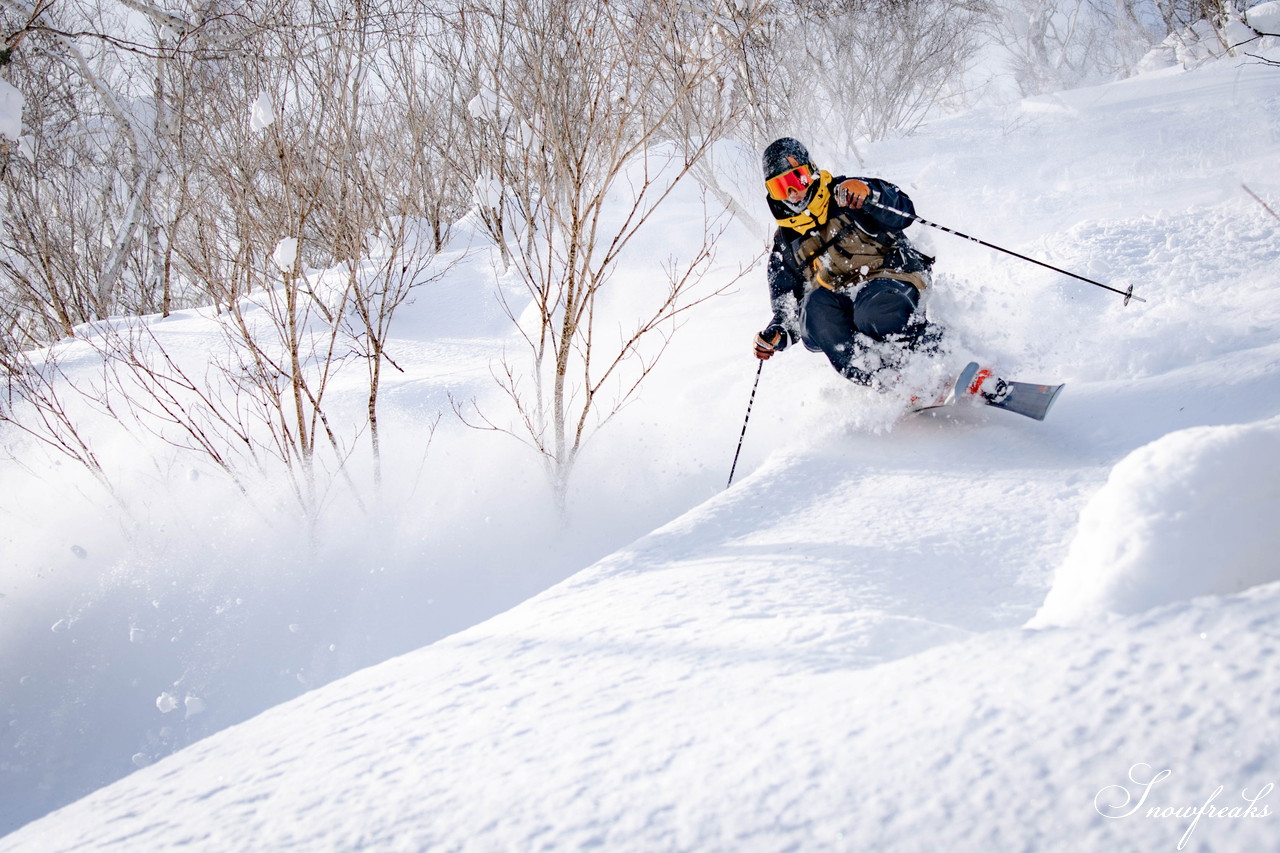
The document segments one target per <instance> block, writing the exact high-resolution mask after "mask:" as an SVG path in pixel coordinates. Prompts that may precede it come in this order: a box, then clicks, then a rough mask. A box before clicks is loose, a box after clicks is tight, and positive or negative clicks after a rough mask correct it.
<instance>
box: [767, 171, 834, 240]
mask: <svg viewBox="0 0 1280 853" xmlns="http://www.w3.org/2000/svg"><path fill="white" fill-rule="evenodd" d="M830 211H831V173H830V172H828V171H827V170H826V169H821V170H819V172H818V190H817V192H815V193H814V194H813V198H812V199H811V200H810V201H809V204H808V205H807V206H806V207H805V209H804V210H803V211H801V212H800V213H797V214H796V215H795V216H788V217H785V218H781V219H778V220H777V222H778V224H779V225H780V226H782V227H783V228H791V229H793V230H796V231H800V232H802V233H803V232H805V231H808V230H809V229H811V228H817V227H818V226H820V225H826V224H827V214H828V213H829V212H830Z"/></svg>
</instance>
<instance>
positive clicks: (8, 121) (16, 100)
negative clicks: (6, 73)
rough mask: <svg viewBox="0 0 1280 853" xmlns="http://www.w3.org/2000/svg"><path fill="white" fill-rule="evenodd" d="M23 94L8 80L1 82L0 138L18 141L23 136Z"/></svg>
mask: <svg viewBox="0 0 1280 853" xmlns="http://www.w3.org/2000/svg"><path fill="white" fill-rule="evenodd" d="M24 102H25V99H24V98H23V97H22V93H21V92H19V91H18V90H17V89H15V88H13V86H11V85H10V84H9V82H8V81H7V80H0V136H7V137H9V138H10V139H13V140H17V139H18V138H20V137H21V136H22V105H23V103H24Z"/></svg>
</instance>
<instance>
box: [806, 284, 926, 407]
mask: <svg viewBox="0 0 1280 853" xmlns="http://www.w3.org/2000/svg"><path fill="white" fill-rule="evenodd" d="M919 304H920V291H918V290H916V289H915V287H913V286H912V285H910V284H908V283H907V282H905V281H897V280H896V279H890V278H873V279H872V280H871V281H868V282H867V283H866V284H864V285H863V286H862V287H861V288H860V289H859V290H858V291H857V293H856V294H855V295H853V296H850V295H849V294H848V293H846V292H845V291H842V290H828V289H826V288H825V287H817V288H814V289H813V290H812V291H811V292H810V293H809V294H808V295H807V296H806V297H805V298H804V302H803V304H802V305H801V306H800V337H801V340H803V341H804V345H805V346H806V347H808V348H809V349H810V350H812V351H813V352H822V353H825V354H826V356H827V359H828V360H829V361H830V362H831V366H832V367H834V368H835V369H836V370H837V371H839V372H840V373H841V374H842V375H844V376H846V377H848V378H849V379H851V380H852V381H854V382H857V383H858V384H860V385H869V384H871V382H872V377H871V375H870V374H869V373H868V372H867V371H865V370H863V369H861V368H859V367H857V366H855V365H854V364H853V361H854V359H856V358H857V357H858V354H859V351H860V350H861V349H862V347H861V346H860V345H859V342H858V335H865V336H866V337H868V338H870V339H871V340H874V341H884V340H888V339H890V338H892V339H894V340H897V341H901V342H902V344H903V348H904V350H907V349H916V348H917V344H918V343H919V342H920V340H921V338H923V337H925V335H926V332H925V324H924V323H923V322H921V321H916V320H914V315H915V312H916V307H917V306H918V305H919Z"/></svg>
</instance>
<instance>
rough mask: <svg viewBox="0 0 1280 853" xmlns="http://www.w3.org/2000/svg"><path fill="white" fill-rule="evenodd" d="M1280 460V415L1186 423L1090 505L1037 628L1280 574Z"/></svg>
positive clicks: (1137, 457)
mask: <svg viewBox="0 0 1280 853" xmlns="http://www.w3.org/2000/svg"><path fill="white" fill-rule="evenodd" d="M1277 463H1280V421H1277V420H1272V421H1267V422H1263V423H1258V424H1242V425H1236V426H1219V427H1197V428H1195V429H1188V430H1182V431H1179V432H1174V433H1170V434H1168V435H1166V436H1164V437H1162V438H1160V439H1158V440H1157V441H1154V442H1152V443H1151V444H1148V445H1146V446H1145V447H1141V448H1139V449H1137V450H1135V451H1134V452H1133V453H1131V454H1129V455H1128V456H1127V457H1125V458H1124V459H1123V460H1121V462H1120V463H1119V464H1118V465H1116V466H1115V468H1114V469H1112V471H1111V476H1110V477H1109V478H1108V479H1107V482H1106V484H1105V485H1104V486H1103V487H1102V488H1101V489H1100V490H1099V491H1098V493H1097V494H1096V495H1094V497H1093V498H1092V500H1090V501H1089V503H1088V504H1087V505H1086V506H1085V508H1084V510H1083V511H1082V512H1081V513H1080V525H1079V527H1078V528H1077V531H1076V537H1075V540H1074V541H1073V542H1072V543H1071V548H1070V550H1069V551H1068V553H1067V557H1066V560H1065V561H1064V562H1063V564H1062V565H1061V566H1060V567H1059V568H1058V572H1057V574H1056V576H1055V578H1054V583H1053V588H1052V589H1050V591H1049V595H1048V596H1047V597H1046V598H1045V602H1044V606H1042V607H1041V608H1040V612H1039V613H1037V614H1036V616H1035V618H1034V619H1032V620H1031V622H1029V623H1028V627H1042V626H1046V625H1064V624H1073V623H1078V622H1081V621H1083V620H1086V619H1089V618H1091V617H1096V616H1100V615H1103V614H1107V613H1114V614H1129V613H1137V612H1140V611H1143V610H1147V609H1149V608H1152V607H1156V606H1158V605H1161V604H1166V603H1169V602H1172V601H1179V600H1185V599H1189V598H1193V597H1196V596H1202V595H1226V594H1230V593H1235V592H1239V591H1240V590H1243V589H1246V588H1248V587H1251V586H1256V585H1258V584H1262V583H1267V582H1269V581H1275V580H1280V559H1277V558H1276V555H1277V553H1280V525H1278V524H1277V523H1276V521H1275V519H1276V518H1278V517H1280V480H1277V478H1276V476H1275V472H1276V466H1277Z"/></svg>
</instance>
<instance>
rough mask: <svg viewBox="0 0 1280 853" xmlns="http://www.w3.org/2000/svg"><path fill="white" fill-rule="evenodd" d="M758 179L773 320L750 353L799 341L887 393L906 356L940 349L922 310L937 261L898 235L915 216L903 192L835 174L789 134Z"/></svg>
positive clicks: (772, 149) (768, 153) (773, 147)
mask: <svg viewBox="0 0 1280 853" xmlns="http://www.w3.org/2000/svg"><path fill="white" fill-rule="evenodd" d="M764 177H765V190H766V191H767V193H768V202H769V210H770V212H772V213H773V216H774V218H775V219H776V220H777V222H778V230H777V231H776V232H775V233H774V238H773V251H772V252H771V253H770V255H769V266H768V278H769V295H770V302H771V304H772V307H773V319H771V320H770V321H769V324H768V326H767V327H766V328H765V329H764V330H763V331H761V332H760V333H759V334H758V335H756V339H755V352H756V357H757V358H761V359H768V358H770V357H772V356H773V354H774V353H775V352H780V351H781V350H783V349H786V347H787V346H789V345H790V344H792V343H794V342H795V341H796V340H797V339H799V340H801V341H803V342H804V345H805V347H807V348H808V349H809V350H812V351H813V352H822V353H824V354H825V355H826V356H827V359H828V360H829V361H830V362H831V366H832V367H833V368H835V369H836V371H837V372H839V373H840V374H841V375H842V376H845V377H846V378H848V379H849V380H851V381H853V382H856V383H857V384H859V385H866V386H868V387H871V388H875V389H883V388H885V387H887V386H888V385H891V384H893V382H894V381H895V378H896V376H897V371H898V369H899V368H901V366H902V363H903V361H904V360H905V357H906V354H907V353H909V352H912V351H923V352H927V353H933V352H937V351H938V348H939V342H940V340H941V332H940V330H938V329H937V328H936V327H934V326H932V325H931V324H930V323H929V322H928V321H927V320H926V319H925V318H924V316H923V312H920V311H918V309H919V307H920V295H921V293H922V292H923V291H924V289H925V288H926V287H927V286H928V284H929V267H930V265H931V264H932V263H933V259H932V258H929V257H926V256H925V255H924V254H922V253H921V252H920V251H919V250H917V249H916V248H915V246H913V245H912V244H911V241H910V240H908V239H907V237H906V235H904V234H903V233H902V232H903V229H905V228H906V227H907V226H909V225H910V224H911V222H912V218H913V217H912V214H914V212H915V208H914V207H913V206H912V203H911V199H910V198H909V197H908V196H907V194H906V193H904V192H903V191H902V190H900V189H898V187H896V186H894V185H893V184H891V183H888V182H887V181H883V180H881V179H879V178H850V177H832V175H831V174H830V173H829V172H827V171H825V170H820V169H818V167H817V166H815V165H814V163H813V160H812V158H810V156H809V151H808V149H806V148H805V147H804V145H802V144H801V143H800V142H798V141H796V140H795V139H791V138H789V137H784V138H782V139H778V140H775V141H774V142H772V143H770V145H769V147H768V148H766V149H765V151H764ZM877 204H883V205H885V206H886V207H890V208H893V209H894V210H895V211H900V212H901V213H903V214H906V215H905V216H904V215H900V214H899V213H897V212H888V211H886V210H883V209H881V208H880V207H878V206H877ZM875 342H880V343H883V344H886V345H884V346H877V345H876V343H875Z"/></svg>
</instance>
